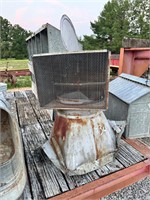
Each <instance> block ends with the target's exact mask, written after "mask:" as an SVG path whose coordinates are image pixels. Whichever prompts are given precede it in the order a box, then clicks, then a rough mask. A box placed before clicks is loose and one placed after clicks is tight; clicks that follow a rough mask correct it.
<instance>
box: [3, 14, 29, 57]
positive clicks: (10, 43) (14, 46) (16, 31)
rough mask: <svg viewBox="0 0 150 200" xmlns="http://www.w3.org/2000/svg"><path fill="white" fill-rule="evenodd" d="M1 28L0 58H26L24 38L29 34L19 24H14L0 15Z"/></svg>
mask: <svg viewBox="0 0 150 200" xmlns="http://www.w3.org/2000/svg"><path fill="white" fill-rule="evenodd" d="M0 26H1V28H0V30H1V40H0V49H1V55H0V56H1V58H12V57H13V58H16V59H23V58H27V44H26V38H27V37H28V36H29V35H30V34H31V32H30V31H26V30H24V29H23V28H22V27H20V26H19V25H14V26H12V24H11V23H10V22H9V21H8V20H7V19H3V18H2V17H0Z"/></svg>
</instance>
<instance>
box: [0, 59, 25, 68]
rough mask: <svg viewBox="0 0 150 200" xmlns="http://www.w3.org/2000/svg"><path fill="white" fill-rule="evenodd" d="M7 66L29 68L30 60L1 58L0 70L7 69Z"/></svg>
mask: <svg viewBox="0 0 150 200" xmlns="http://www.w3.org/2000/svg"><path fill="white" fill-rule="evenodd" d="M7 66H8V70H19V69H28V60H27V59H24V60H15V59H0V71H1V70H5V69H6V67H7Z"/></svg>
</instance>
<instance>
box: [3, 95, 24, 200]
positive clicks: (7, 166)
mask: <svg viewBox="0 0 150 200" xmlns="http://www.w3.org/2000/svg"><path fill="white" fill-rule="evenodd" d="M25 183H26V171H25V165H24V157H23V149H22V141H21V138H20V133H19V129H18V124H17V120H16V118H15V116H14V115H13V114H12V113H11V112H10V110H9V106H8V103H7V102H6V100H5V99H4V98H3V97H2V96H1V95H0V199H1V200H8V199H18V197H19V196H20V195H21V194H22V192H23V190H24V187H25Z"/></svg>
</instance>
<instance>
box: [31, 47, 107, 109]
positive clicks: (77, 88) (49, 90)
mask: <svg viewBox="0 0 150 200" xmlns="http://www.w3.org/2000/svg"><path fill="white" fill-rule="evenodd" d="M108 64H109V52H108V51H84V52H77V53H66V54H64V53H63V54H57V55H56V54H43V55H35V56H33V68H34V73H35V79H36V85H37V93H38V98H39V102H40V105H41V106H42V107H43V106H44V107H47V108H57V109H99V108H101V109H106V108H107V98H108Z"/></svg>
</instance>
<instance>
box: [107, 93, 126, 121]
mask: <svg viewBox="0 0 150 200" xmlns="http://www.w3.org/2000/svg"><path fill="white" fill-rule="evenodd" d="M128 108H129V105H128V104H126V103H124V102H123V101H121V100H120V99H118V98H117V97H115V96H114V95H112V94H109V103H108V110H107V111H105V112H104V113H105V115H106V117H107V119H110V120H115V121H120V120H127V116H128Z"/></svg>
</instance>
